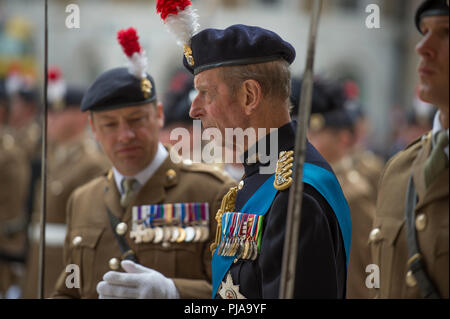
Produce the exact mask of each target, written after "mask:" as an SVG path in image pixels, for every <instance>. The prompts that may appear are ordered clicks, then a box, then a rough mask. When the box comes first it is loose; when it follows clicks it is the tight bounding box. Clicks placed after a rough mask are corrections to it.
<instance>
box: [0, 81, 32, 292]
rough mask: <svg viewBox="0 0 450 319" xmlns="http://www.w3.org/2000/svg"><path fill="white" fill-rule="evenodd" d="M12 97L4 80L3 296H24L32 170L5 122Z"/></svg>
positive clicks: (0, 100)
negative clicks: (21, 280) (27, 204)
mask: <svg viewBox="0 0 450 319" xmlns="http://www.w3.org/2000/svg"><path fill="white" fill-rule="evenodd" d="M7 115H8V98H7V94H6V89H5V85H4V81H3V80H2V81H0V298H18V297H20V290H19V288H18V287H19V284H20V279H21V275H22V273H23V265H22V263H23V262H24V260H25V255H24V252H25V247H26V236H25V235H26V233H25V226H24V223H23V222H24V220H25V203H26V195H27V192H28V184H29V178H30V169H29V166H28V161H27V159H26V156H25V154H24V153H23V151H22V150H21V149H20V148H19V147H18V146H17V143H16V141H15V139H14V137H12V136H11V135H10V134H9V133H7V132H6V129H5V123H6V119H7Z"/></svg>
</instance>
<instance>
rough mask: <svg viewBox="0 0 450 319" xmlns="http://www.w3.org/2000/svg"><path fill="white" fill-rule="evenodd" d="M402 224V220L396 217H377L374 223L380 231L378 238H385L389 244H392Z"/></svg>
mask: <svg viewBox="0 0 450 319" xmlns="http://www.w3.org/2000/svg"><path fill="white" fill-rule="evenodd" d="M404 224H405V221H404V220H399V219H397V218H392V217H382V218H379V217H377V218H376V219H375V224H374V225H375V228H379V229H380V231H381V235H380V239H381V240H385V241H386V242H387V243H389V245H394V244H395V241H396V240H397V238H398V235H399V234H400V231H401V229H402V227H403V225H404Z"/></svg>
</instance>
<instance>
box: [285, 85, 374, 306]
mask: <svg viewBox="0 0 450 319" xmlns="http://www.w3.org/2000/svg"><path fill="white" fill-rule="evenodd" d="M292 86H293V89H292V96H291V101H292V103H293V105H294V109H293V112H292V116H293V117H294V118H295V117H297V115H298V114H297V113H298V102H299V99H300V92H301V80H299V79H296V78H295V79H294V80H293V81H292ZM347 102H348V101H347V96H346V94H345V91H344V89H343V87H342V86H341V85H340V84H338V83H337V82H332V81H325V80H316V82H315V84H314V92H313V98H312V107H311V118H310V123H309V131H308V138H309V140H310V142H311V144H313V145H314V146H315V147H316V148H317V150H318V151H319V152H320V153H321V154H322V156H323V157H324V158H325V159H326V160H327V161H328V162H329V163H330V165H331V167H332V168H333V170H334V173H335V174H336V177H337V178H338V180H339V183H340V184H341V187H342V190H343V192H344V195H345V197H346V199H347V202H348V205H349V207H350V213H351V218H352V226H353V227H352V229H353V233H352V244H351V250H350V260H349V266H348V275H347V298H368V297H370V292H371V291H370V290H369V289H367V288H366V286H365V279H366V276H367V274H366V272H365V269H366V266H367V265H368V264H369V261H370V252H369V246H368V244H367V238H368V235H369V232H370V229H371V221H372V220H373V216H374V214H375V200H376V194H375V193H376V190H375V189H373V187H372V185H371V183H370V182H369V181H368V179H367V178H366V177H365V176H364V175H362V174H360V173H359V172H358V170H357V169H356V167H355V163H354V161H353V159H352V157H351V155H352V152H353V149H354V145H355V142H356V134H355V128H356V127H355V126H356V123H355V117H353V116H352V113H351V112H350V111H349V109H347V108H346V103H347Z"/></svg>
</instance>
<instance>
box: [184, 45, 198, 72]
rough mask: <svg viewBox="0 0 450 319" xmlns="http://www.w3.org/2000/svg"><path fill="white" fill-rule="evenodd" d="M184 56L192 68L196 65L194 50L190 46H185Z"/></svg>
mask: <svg viewBox="0 0 450 319" xmlns="http://www.w3.org/2000/svg"><path fill="white" fill-rule="evenodd" d="M184 56H185V57H186V60H187V62H188V63H189V65H190V66H191V67H193V66H194V65H195V61H194V57H193V56H192V49H191V47H190V46H189V45H187V44H185V45H184Z"/></svg>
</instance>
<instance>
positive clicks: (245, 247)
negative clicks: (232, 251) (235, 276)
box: [242, 238, 250, 259]
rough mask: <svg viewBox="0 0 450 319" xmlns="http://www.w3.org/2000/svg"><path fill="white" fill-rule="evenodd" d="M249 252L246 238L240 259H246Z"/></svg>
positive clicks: (248, 243)
mask: <svg viewBox="0 0 450 319" xmlns="http://www.w3.org/2000/svg"><path fill="white" fill-rule="evenodd" d="M249 252H250V242H249V240H248V238H247V239H246V240H245V244H244V252H243V253H242V259H248V255H249Z"/></svg>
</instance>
